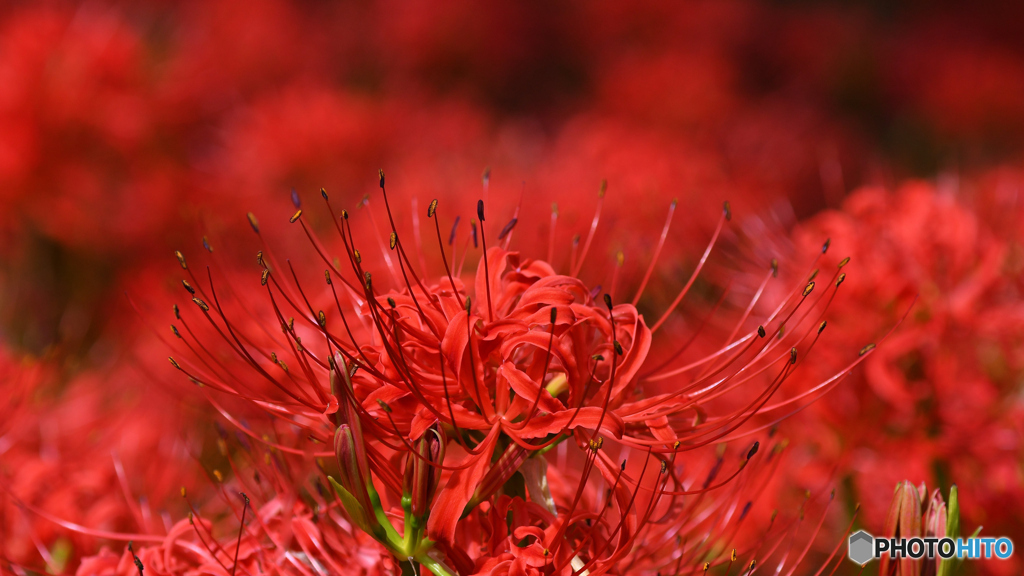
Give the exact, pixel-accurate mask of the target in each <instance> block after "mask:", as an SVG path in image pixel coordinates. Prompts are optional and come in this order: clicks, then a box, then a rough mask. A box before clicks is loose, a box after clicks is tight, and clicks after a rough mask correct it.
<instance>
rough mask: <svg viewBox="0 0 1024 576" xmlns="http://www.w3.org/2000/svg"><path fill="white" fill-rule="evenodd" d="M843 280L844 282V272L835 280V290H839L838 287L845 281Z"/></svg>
mask: <svg viewBox="0 0 1024 576" xmlns="http://www.w3.org/2000/svg"><path fill="white" fill-rule="evenodd" d="M845 280H846V272H843V273H842V274H840V275H839V278H837V279H836V288H839V285H840V284H842V283H843V281H845Z"/></svg>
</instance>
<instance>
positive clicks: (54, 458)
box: [0, 344, 199, 573]
mask: <svg viewBox="0 0 1024 576" xmlns="http://www.w3.org/2000/svg"><path fill="white" fill-rule="evenodd" d="M139 347H140V349H142V348H144V345H141V344H140V346H139ZM46 364H48V365H47V366H45V367H43V366H44V365H43V363H42V362H37V363H35V364H25V365H16V364H15V363H14V362H13V361H8V359H7V358H6V357H4V358H0V372H2V375H3V382H4V390H5V394H6V393H7V392H8V391H9V392H10V395H9V396H7V397H6V398H5V403H7V402H9V404H7V405H6V406H2V407H0V409H3V410H5V411H4V412H3V413H2V414H0V415H2V416H3V424H2V426H0V486H2V487H0V555H2V557H3V558H4V560H5V562H10V563H11V565H12V566H16V567H19V569H30V570H40V571H41V570H48V571H51V572H54V573H61V572H62V571H63V570H65V569H66V568H69V567H73V566H75V565H76V563H77V561H78V560H79V559H81V558H82V557H84V556H87V555H90V554H94V553H95V552H96V551H97V549H98V548H97V547H98V545H99V542H101V541H103V540H104V539H105V538H108V537H109V534H110V533H120V532H124V531H127V532H133V531H143V532H146V533H149V534H162V533H163V532H164V531H165V530H167V529H169V527H170V524H171V520H170V519H171V517H172V515H173V516H177V515H180V512H181V510H180V508H181V507H178V506H174V505H173V504H174V503H175V501H173V500H172V498H171V496H172V495H173V494H174V493H175V492H176V490H177V487H178V486H179V485H180V483H182V482H186V481H188V480H189V478H190V476H191V475H192V474H191V473H190V472H191V470H192V468H191V467H189V466H188V463H189V460H190V458H191V454H190V453H192V452H198V451H199V450H198V448H197V446H196V443H195V442H194V439H187V438H184V437H183V435H182V434H181V433H180V432H179V430H180V429H181V428H182V427H183V425H182V423H183V422H184V421H186V419H185V418H184V417H183V416H182V414H181V412H180V411H179V409H178V406H176V405H175V403H173V402H168V401H167V389H166V388H162V387H155V386H152V385H149V384H146V383H145V380H146V378H147V371H146V370H145V369H141V370H140V369H139V366H137V365H132V363H131V362H127V361H126V362H122V363H119V364H117V365H115V366H113V367H111V368H110V369H105V370H99V369H93V370H90V371H87V372H82V373H78V374H75V375H74V376H72V377H71V378H69V379H68V380H67V381H65V380H64V378H63V377H62V376H61V374H60V371H59V370H57V369H55V365H56V362H55V361H53V360H48V362H47V363H46ZM15 407H16V409H14V410H12V408H15ZM168 470H175V473H174V474H169V473H168ZM41 563H45V564H44V565H43V566H40V564H41Z"/></svg>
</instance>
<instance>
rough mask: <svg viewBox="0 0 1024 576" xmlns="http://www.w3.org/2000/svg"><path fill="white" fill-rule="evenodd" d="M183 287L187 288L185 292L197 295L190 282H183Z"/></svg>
mask: <svg viewBox="0 0 1024 576" xmlns="http://www.w3.org/2000/svg"><path fill="white" fill-rule="evenodd" d="M181 285H182V286H184V287H185V290H187V291H188V293H189V294H192V295H195V293H196V289H195V288H193V287H192V285H191V284H189V283H188V280H182V281H181Z"/></svg>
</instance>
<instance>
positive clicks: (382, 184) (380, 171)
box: [377, 168, 384, 190]
mask: <svg viewBox="0 0 1024 576" xmlns="http://www.w3.org/2000/svg"><path fill="white" fill-rule="evenodd" d="M377 175H378V176H380V187H381V190H383V189H384V169H383V168H380V169H378V170H377Z"/></svg>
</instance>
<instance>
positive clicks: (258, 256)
mask: <svg viewBox="0 0 1024 576" xmlns="http://www.w3.org/2000/svg"><path fill="white" fill-rule="evenodd" d="M256 263H257V264H259V265H260V267H262V268H266V267H267V264H266V262H264V261H263V250H260V251H259V252H256Z"/></svg>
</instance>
